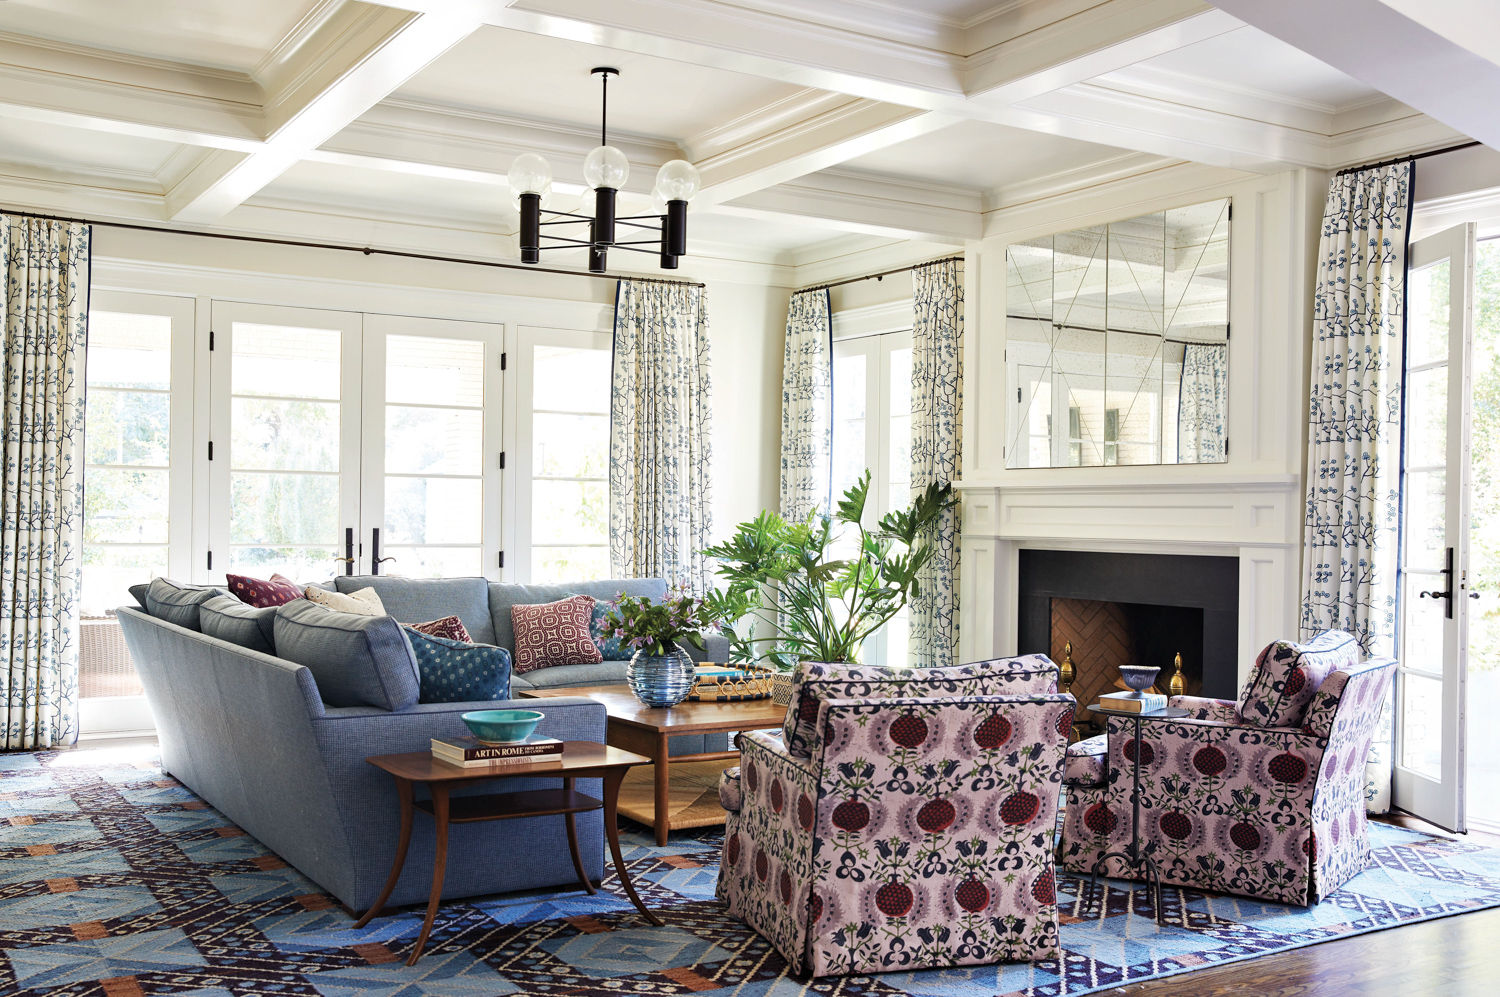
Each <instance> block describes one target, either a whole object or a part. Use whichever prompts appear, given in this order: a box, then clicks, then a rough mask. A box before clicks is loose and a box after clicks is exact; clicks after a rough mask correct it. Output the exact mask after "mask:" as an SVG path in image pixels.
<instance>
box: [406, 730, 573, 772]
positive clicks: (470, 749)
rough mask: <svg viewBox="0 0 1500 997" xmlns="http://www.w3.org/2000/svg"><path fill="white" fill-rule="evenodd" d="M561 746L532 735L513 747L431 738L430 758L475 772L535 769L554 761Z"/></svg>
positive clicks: (462, 738) (456, 738) (451, 738)
mask: <svg viewBox="0 0 1500 997" xmlns="http://www.w3.org/2000/svg"><path fill="white" fill-rule="evenodd" d="M562 751H563V743H562V742H561V741H559V740H558V739H557V738H555V737H541V736H540V735H537V734H533V735H532V736H530V737H528V738H527V739H526V740H524V741H517V742H516V743H515V744H491V743H489V742H487V741H481V740H479V739H478V738H477V737H435V738H433V739H432V757H433V758H436V759H437V760H438V761H440V762H447V763H448V764H449V765H459V766H462V767H463V768H475V767H478V766H481V765H537V764H541V763H545V762H555V761H558V760H559V759H560V758H561V756H562Z"/></svg>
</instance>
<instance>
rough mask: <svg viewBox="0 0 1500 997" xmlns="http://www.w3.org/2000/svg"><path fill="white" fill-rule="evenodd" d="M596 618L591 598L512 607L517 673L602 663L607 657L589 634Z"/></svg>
mask: <svg viewBox="0 0 1500 997" xmlns="http://www.w3.org/2000/svg"><path fill="white" fill-rule="evenodd" d="M593 618H594V597H593V596H588V595H572V596H568V598H566V599H559V600H557V601H556V602H543V603H538V604H536V605H531V606H512V607H510V623H511V627H512V628H514V630H515V633H516V660H515V671H516V674H517V675H522V674H525V673H526V672H534V671H536V670H537V669H538V668H552V667H554V666H556V665H597V664H598V663H599V662H601V661H603V660H604V655H603V654H601V653H600V652H599V648H598V647H596V646H595V645H594V638H593V635H592V634H591V633H590V632H589V621H590V620H592V619H593Z"/></svg>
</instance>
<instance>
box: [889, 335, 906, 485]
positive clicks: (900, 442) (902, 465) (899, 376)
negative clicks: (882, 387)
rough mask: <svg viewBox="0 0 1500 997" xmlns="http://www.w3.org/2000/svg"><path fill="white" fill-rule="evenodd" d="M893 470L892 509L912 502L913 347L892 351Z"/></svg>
mask: <svg viewBox="0 0 1500 997" xmlns="http://www.w3.org/2000/svg"><path fill="white" fill-rule="evenodd" d="M890 368H891V384H890V420H891V453H890V457H889V458H888V460H887V466H888V467H889V468H890V472H889V473H890V479H889V480H890V485H891V507H892V508H899V507H901V506H904V505H906V504H907V502H908V501H909V495H910V493H911V347H909V346H908V347H907V348H905V349H901V350H892V351H891V362H890Z"/></svg>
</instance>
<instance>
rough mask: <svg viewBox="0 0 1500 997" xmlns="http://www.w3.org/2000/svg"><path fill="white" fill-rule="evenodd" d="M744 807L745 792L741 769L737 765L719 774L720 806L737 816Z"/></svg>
mask: <svg viewBox="0 0 1500 997" xmlns="http://www.w3.org/2000/svg"><path fill="white" fill-rule="evenodd" d="M744 805H745V790H744V787H743V786H741V785H740V767H739V766H738V765H736V766H734V767H733V768H727V769H725V770H724V771H723V772H721V773H719V806H721V807H723V808H724V809H725V810H728V811H729V812H730V813H732V814H737V813H739V812H740V808H741V807H742V806H744Z"/></svg>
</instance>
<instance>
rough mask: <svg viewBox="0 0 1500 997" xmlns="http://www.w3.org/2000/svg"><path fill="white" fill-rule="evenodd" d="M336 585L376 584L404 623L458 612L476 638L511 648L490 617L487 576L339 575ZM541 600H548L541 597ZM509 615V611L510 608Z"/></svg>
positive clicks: (343, 587) (388, 609) (345, 587)
mask: <svg viewBox="0 0 1500 997" xmlns="http://www.w3.org/2000/svg"><path fill="white" fill-rule="evenodd" d="M333 584H334V587H335V588H337V590H338V591H340V592H344V593H346V594H347V593H349V592H353V591H355V590H356V589H362V588H372V589H374V590H375V592H376V594H377V595H379V596H380V602H381V604H382V605H384V606H385V611H386V612H387V613H390V614H391V615H392V616H394V617H395V618H396V619H398V620H400V621H401V622H402V623H421V622H422V621H423V620H436V619H441V618H442V617H444V616H457V617H458V618H459V619H460V620H463V622H464V629H465V630H467V631H468V632H469V636H470V637H472V638H473V639H474V640H475V642H477V643H480V644H496V645H498V646H500V647H504V648H506V649H508V650H512V651H513V650H514V648H513V647H512V646H511V644H509V643H508V642H506V641H499V640H496V639H495V626H494V624H493V623H492V622H491V621H490V599H489V590H490V583H489V582H488V581H486V580H485V579H483V578H402V577H400V576H399V575H335V576H334V579H333ZM537 601H539V602H545V601H547V600H545V599H540V600H537ZM506 615H507V619H508V618H509V612H508V611H507V614H506Z"/></svg>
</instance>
